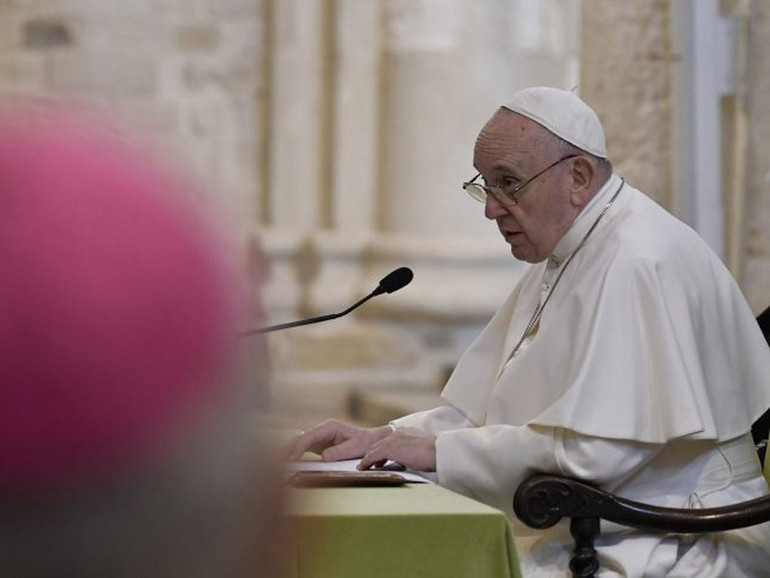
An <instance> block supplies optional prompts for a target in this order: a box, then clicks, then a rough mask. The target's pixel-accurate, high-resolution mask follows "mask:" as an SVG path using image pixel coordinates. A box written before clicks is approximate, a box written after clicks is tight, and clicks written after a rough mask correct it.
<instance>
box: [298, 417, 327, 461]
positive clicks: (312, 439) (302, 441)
mask: <svg viewBox="0 0 770 578" xmlns="http://www.w3.org/2000/svg"><path fill="white" fill-rule="evenodd" d="M336 437H337V428H336V427H334V424H331V423H324V424H321V425H320V426H318V427H316V428H313V429H311V430H310V431H309V432H307V433H305V434H303V435H301V436H300V437H299V438H297V439H296V440H295V441H294V445H293V447H292V450H291V454H290V458H291V459H292V460H298V459H300V458H301V457H302V454H304V453H305V452H308V451H310V452H321V451H323V450H325V449H326V448H327V447H329V446H330V445H332V444H333V443H334V440H335V439H336Z"/></svg>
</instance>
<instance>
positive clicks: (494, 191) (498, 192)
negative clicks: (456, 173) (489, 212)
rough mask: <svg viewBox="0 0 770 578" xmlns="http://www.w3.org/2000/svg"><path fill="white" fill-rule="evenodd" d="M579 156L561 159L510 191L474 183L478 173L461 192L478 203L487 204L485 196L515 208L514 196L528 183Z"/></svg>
mask: <svg viewBox="0 0 770 578" xmlns="http://www.w3.org/2000/svg"><path fill="white" fill-rule="evenodd" d="M579 156H581V155H579V154H571V155H566V156H563V157H561V158H560V159H559V160H557V161H554V162H552V163H551V164H550V165H548V166H547V167H545V168H544V169H543V170H542V171H540V172H539V173H537V174H536V175H535V176H534V177H530V178H529V179H527V180H526V181H524V182H523V183H522V184H520V185H518V186H516V187H514V188H513V189H512V190H510V191H506V190H505V189H504V188H503V187H501V186H500V185H483V184H481V183H476V182H474V181H475V180H476V179H478V178H479V177H480V176H481V173H478V174H477V175H476V176H475V177H473V178H472V179H471V180H470V181H465V182H464V183H463V190H464V191H465V192H466V193H468V194H469V195H470V196H471V197H473V198H474V199H476V200H477V201H479V202H480V203H486V202H487V195H492V196H493V197H494V199H495V200H496V201H497V202H498V203H500V204H501V205H503V206H505V207H515V206H516V205H518V204H519V201H518V200H517V199H516V195H517V194H518V193H519V192H520V191H521V190H522V189H523V188H524V187H526V186H527V185H528V184H529V183H531V182H532V181H534V180H535V179H536V178H537V177H539V176H540V175H542V174H543V173H545V172H546V171H548V170H550V169H552V168H553V167H555V166H556V165H558V164H559V163H561V162H562V161H566V160H567V159H573V158H575V157H579Z"/></svg>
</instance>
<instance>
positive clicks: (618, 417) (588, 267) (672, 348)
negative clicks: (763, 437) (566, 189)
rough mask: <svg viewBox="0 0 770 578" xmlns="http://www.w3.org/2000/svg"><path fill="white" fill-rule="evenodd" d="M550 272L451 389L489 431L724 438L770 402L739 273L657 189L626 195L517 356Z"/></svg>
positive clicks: (499, 317) (518, 297)
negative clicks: (652, 194) (496, 427)
mask: <svg viewBox="0 0 770 578" xmlns="http://www.w3.org/2000/svg"><path fill="white" fill-rule="evenodd" d="M619 183H620V180H619V179H618V178H617V177H613V178H611V179H610V181H609V182H608V183H607V185H605V187H604V188H603V189H602V191H600V192H599V193H598V195H599V196H600V198H599V202H598V203H597V204H594V207H593V209H592V211H591V214H589V215H587V216H586V217H587V219H588V221H589V222H588V225H590V224H591V222H593V221H594V219H595V216H596V215H597V214H598V212H599V211H600V209H601V208H602V206H603V205H604V204H605V203H606V199H607V198H608V197H609V195H610V194H611V193H612V192H614V190H615V189H616V188H617V187H616V185H617V184H619ZM584 212H586V211H585V210H584ZM581 216H582V215H581ZM573 227H575V225H573ZM586 228H587V225H586V219H583V224H582V229H583V230H585V229H586ZM565 237H566V236H565ZM572 237H573V238H572V239H571V240H570V243H571V246H570V247H569V249H570V250H572V249H574V246H577V241H579V238H576V237H575V235H572ZM579 237H580V238H582V234H581V235H579ZM562 266H563V265H562ZM546 267H547V266H546V263H540V264H537V265H534V266H533V267H531V268H530V269H529V270H528V271H527V273H526V274H525V275H524V277H523V278H522V280H521V281H520V282H519V284H518V285H517V286H516V288H515V289H514V290H513V292H512V294H511V295H510V297H509V298H508V300H507V301H506V302H505V303H504V304H503V306H502V307H501V308H500V310H499V311H498V312H497V313H496V315H495V316H494V318H493V319H492V320H491V322H490V323H489V325H488V326H487V327H486V328H485V329H484V331H483V332H482V333H481V334H480V335H479V336H478V338H477V339H476V340H475V341H474V342H473V344H472V345H471V347H470V348H469V349H468V350H467V351H466V353H465V354H464V356H463V357H462V359H461V360H460V362H459V364H458V365H457V368H456V370H455V371H454V373H453V374H452V377H451V378H450V380H449V382H448V383H447V385H446V387H445V389H444V392H443V394H442V396H443V397H444V399H445V400H446V401H447V402H448V403H450V404H451V405H453V406H454V407H456V408H458V409H459V410H460V411H462V412H463V413H464V414H465V415H466V416H468V418H469V419H470V420H472V421H473V422H474V423H475V424H476V425H486V424H499V423H504V424H511V425H542V426H550V427H558V428H566V429H570V430H573V431H576V432H578V433H581V434H585V435H590V436H598V437H605V438H612V439H627V440H635V441H642V442H651V443H665V442H667V441H669V440H671V439H674V438H680V437H683V436H690V437H693V438H698V439H715V440H719V441H724V440H728V439H732V438H734V437H736V436H738V435H741V434H744V433H746V432H747V431H749V430H750V428H751V424H752V422H753V421H754V420H755V419H756V418H757V417H758V416H759V415H761V414H762V413H763V412H764V411H765V410H766V409H767V408H768V407H770V349H769V348H768V346H767V344H766V342H765V340H764V338H763V336H762V334H761V332H760V331H759V328H758V326H757V324H756V321H755V319H754V316H753V314H752V313H751V311H750V309H749V307H748V305H747V304H746V302H745V300H744V298H743V296H742V294H741V292H740V290H739V289H738V287H737V285H736V284H735V282H734V281H733V278H732V277H731V275H730V274H729V272H728V271H727V270H726V269H725V267H724V266H723V265H722V263H721V262H720V261H719V259H718V258H717V257H716V256H715V255H714V254H713V253H712V251H711V250H710V249H709V248H708V246H707V245H706V244H705V242H703V241H702V240H701V239H700V237H698V235H697V234H696V233H695V232H694V231H692V230H691V229H690V228H689V227H688V226H686V225H685V224H683V223H681V222H680V221H678V220H677V219H675V218H674V217H672V216H671V215H670V214H668V213H667V212H665V211H664V210H663V209H662V208H660V207H659V206H658V205H657V204H655V203H654V202H653V201H652V200H650V199H649V198H648V197H647V196H646V195H644V194H643V193H641V192H639V191H637V190H635V189H633V188H632V187H630V186H628V185H625V186H624V188H623V189H622V190H621V192H620V194H619V196H618V198H617V200H616V201H615V203H614V204H613V205H612V206H611V207H610V209H609V210H608V211H607V214H606V215H605V216H604V218H603V220H602V221H600V223H599V225H598V226H597V228H596V229H595V230H594V232H593V233H592V235H591V236H590V238H589V239H588V242H587V243H586V244H585V246H584V247H583V248H582V249H580V251H579V252H578V253H577V254H576V256H575V258H574V260H573V261H572V262H571V263H570V264H569V267H568V268H567V270H566V271H565V272H564V275H563V277H562V279H561V281H560V282H559V284H558V285H557V286H556V288H555V290H554V293H553V295H552V296H551V299H550V301H549V302H548V304H547V306H546V308H545V311H544V313H543V315H542V318H541V321H540V327H539V330H538V332H537V333H536V334H535V335H534V336H533V337H532V338H531V339H530V340H529V341H528V342H527V343H526V346H525V347H522V349H521V350H520V351H519V352H518V353H517V355H516V356H515V357H511V358H510V360H509V356H510V354H511V351H512V349H513V347H514V345H515V344H516V342H517V341H518V340H519V338H520V337H521V335H522V333H523V331H524V329H525V327H526V325H527V322H528V321H529V319H530V317H531V315H532V312H533V310H534V308H535V306H536V305H537V303H538V301H539V299H540V297H541V283H542V282H543V275H544V274H545V272H546Z"/></svg>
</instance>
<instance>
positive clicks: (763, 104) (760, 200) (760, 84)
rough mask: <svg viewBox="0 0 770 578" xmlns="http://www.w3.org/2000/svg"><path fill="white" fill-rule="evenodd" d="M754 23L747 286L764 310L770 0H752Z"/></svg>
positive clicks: (769, 209) (767, 293) (768, 242)
mask: <svg viewBox="0 0 770 578" xmlns="http://www.w3.org/2000/svg"><path fill="white" fill-rule="evenodd" d="M750 26H751V29H750V35H749V38H750V45H749V62H750V63H751V67H750V68H749V70H748V103H747V104H748V156H747V167H746V169H747V172H746V179H747V180H746V199H745V202H746V207H745V217H744V219H745V253H744V261H743V289H744V292H745V293H746V296H747V298H748V300H749V304H750V305H751V306H752V308H753V310H754V312H755V313H760V312H761V311H763V310H764V309H765V308H767V307H768V306H770V228H768V223H770V178H768V176H769V175H770V155H768V154H767V151H768V149H770V98H768V95H770V4H768V3H767V2H762V1H760V2H753V3H752V14H751V19H750Z"/></svg>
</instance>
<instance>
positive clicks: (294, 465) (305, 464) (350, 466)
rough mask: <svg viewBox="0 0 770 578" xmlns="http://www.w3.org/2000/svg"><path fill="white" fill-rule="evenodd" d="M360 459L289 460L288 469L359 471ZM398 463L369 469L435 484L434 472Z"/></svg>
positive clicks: (293, 470)
mask: <svg viewBox="0 0 770 578" xmlns="http://www.w3.org/2000/svg"><path fill="white" fill-rule="evenodd" d="M359 461H360V460H342V461H339V462H324V461H321V460H300V461H296V462H288V463H287V464H286V469H287V471H288V472H289V473H297V472H357V471H358V470H357V469H356V465H358V462H359ZM397 466H398V464H396V463H395V462H388V463H387V464H385V467H383V468H381V469H375V470H367V471H371V472H388V473H390V474H396V475H398V476H401V477H402V478H404V479H405V480H406V481H407V482H416V483H423V484H433V483H435V481H436V480H435V479H433V480H431V479H429V477H428V476H431V474H432V472H412V471H409V470H402V469H397Z"/></svg>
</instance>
